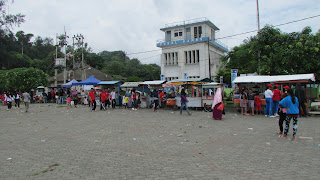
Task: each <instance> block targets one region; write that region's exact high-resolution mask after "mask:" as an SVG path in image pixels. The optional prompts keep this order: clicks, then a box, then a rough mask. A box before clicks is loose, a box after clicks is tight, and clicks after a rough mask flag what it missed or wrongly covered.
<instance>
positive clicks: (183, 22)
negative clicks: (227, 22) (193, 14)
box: [165, 17, 209, 28]
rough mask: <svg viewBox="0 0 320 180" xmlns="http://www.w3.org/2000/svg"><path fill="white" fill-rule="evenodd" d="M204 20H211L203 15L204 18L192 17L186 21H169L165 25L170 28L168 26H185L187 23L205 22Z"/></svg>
mask: <svg viewBox="0 0 320 180" xmlns="http://www.w3.org/2000/svg"><path fill="white" fill-rule="evenodd" d="M203 21H209V20H208V18H206V17H202V18H197V19H190V20H186V21H179V22H173V23H168V24H165V27H166V28H168V27H175V26H183V25H186V24H193V23H198V22H203Z"/></svg>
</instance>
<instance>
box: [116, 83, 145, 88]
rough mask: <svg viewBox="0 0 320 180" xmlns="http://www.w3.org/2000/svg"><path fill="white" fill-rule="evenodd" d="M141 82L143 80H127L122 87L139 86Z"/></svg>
mask: <svg viewBox="0 0 320 180" xmlns="http://www.w3.org/2000/svg"><path fill="white" fill-rule="evenodd" d="M140 83H142V82H125V83H124V84H122V85H121V86H120V87H122V88H134V87H138V86H139V84H140Z"/></svg>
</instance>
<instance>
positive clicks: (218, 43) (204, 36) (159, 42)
mask: <svg viewBox="0 0 320 180" xmlns="http://www.w3.org/2000/svg"><path fill="white" fill-rule="evenodd" d="M198 38H201V40H200V41H204V38H205V40H206V41H207V40H208V39H207V38H209V41H210V42H211V43H213V44H215V45H216V46H221V47H222V49H224V50H226V49H228V46H227V45H225V44H224V43H222V42H221V41H219V40H215V39H212V38H211V37H210V36H207V35H206V34H201V36H200V37H196V38H195V37H194V36H192V35H191V36H183V37H175V38H172V39H171V41H166V40H165V39H159V40H157V46H158V47H159V46H163V45H161V44H162V43H166V44H168V45H172V44H175V43H170V42H180V41H183V42H184V41H187V42H189V41H188V40H193V39H198ZM183 42H182V43H178V44H183ZM197 42H199V41H197Z"/></svg>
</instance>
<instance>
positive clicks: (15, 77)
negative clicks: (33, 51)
mask: <svg viewBox="0 0 320 180" xmlns="http://www.w3.org/2000/svg"><path fill="white" fill-rule="evenodd" d="M0 77H1V78H3V79H4V80H3V79H2V81H0V83H1V84H0V86H2V87H5V89H7V90H14V89H19V90H21V91H25V90H27V91H29V90H31V89H34V88H36V87H38V86H47V85H48V83H49V81H48V75H47V74H46V73H44V72H43V71H42V70H40V69H36V68H15V69H11V70H6V71H4V70H2V71H0Z"/></svg>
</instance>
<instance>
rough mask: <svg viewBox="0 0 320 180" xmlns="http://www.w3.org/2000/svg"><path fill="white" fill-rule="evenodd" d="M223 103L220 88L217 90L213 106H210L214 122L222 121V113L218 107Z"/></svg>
mask: <svg viewBox="0 0 320 180" xmlns="http://www.w3.org/2000/svg"><path fill="white" fill-rule="evenodd" d="M222 103H223V100H222V91H221V88H218V89H217V91H216V93H215V95H214V99H213V104H212V110H213V111H212V112H213V115H212V118H213V119H215V120H218V119H219V120H222V111H220V110H218V107H219V106H220V105H221V104H222Z"/></svg>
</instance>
